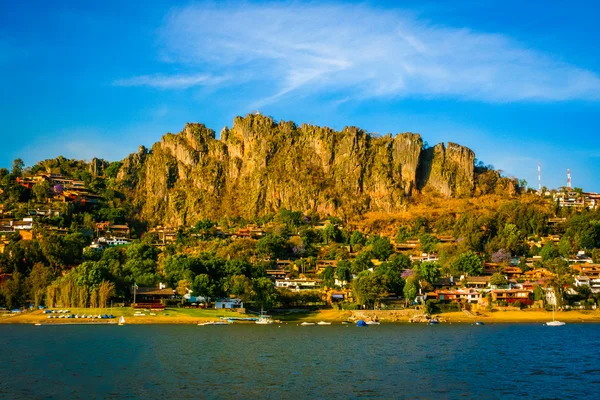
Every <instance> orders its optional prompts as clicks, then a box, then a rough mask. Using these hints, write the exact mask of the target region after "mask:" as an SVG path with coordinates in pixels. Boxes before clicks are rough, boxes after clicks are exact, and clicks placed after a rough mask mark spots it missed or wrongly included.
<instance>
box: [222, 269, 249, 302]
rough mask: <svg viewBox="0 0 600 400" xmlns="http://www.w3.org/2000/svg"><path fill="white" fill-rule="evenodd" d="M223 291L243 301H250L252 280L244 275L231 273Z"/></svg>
mask: <svg viewBox="0 0 600 400" xmlns="http://www.w3.org/2000/svg"><path fill="white" fill-rule="evenodd" d="M225 291H226V292H227V293H228V294H230V295H234V296H236V297H239V298H240V299H241V300H242V301H243V302H247V301H252V296H253V293H252V281H251V280H250V278H248V277H247V276H245V275H233V276H231V277H229V279H228V280H227V286H226V288H225Z"/></svg>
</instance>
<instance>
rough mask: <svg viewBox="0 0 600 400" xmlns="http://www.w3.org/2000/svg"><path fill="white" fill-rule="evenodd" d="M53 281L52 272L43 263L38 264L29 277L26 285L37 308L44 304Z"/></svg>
mask: <svg viewBox="0 0 600 400" xmlns="http://www.w3.org/2000/svg"><path fill="white" fill-rule="evenodd" d="M51 280H52V271H50V268H48V267H46V266H45V265H44V264H42V263H36V264H35V265H34V266H33V269H32V270H31V273H30V274H29V277H27V280H26V285H27V287H28V288H29V296H30V298H31V299H33V304H34V305H35V306H36V307H37V306H39V305H40V304H42V302H43V299H44V294H45V293H46V291H47V288H48V286H49V285H50V283H51Z"/></svg>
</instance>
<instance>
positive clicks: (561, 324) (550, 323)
mask: <svg viewBox="0 0 600 400" xmlns="http://www.w3.org/2000/svg"><path fill="white" fill-rule="evenodd" d="M555 308H556V305H554V307H552V321H550V322H546V326H563V325H565V322H561V321H557V320H555V319H554V309H555Z"/></svg>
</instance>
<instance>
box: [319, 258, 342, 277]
mask: <svg viewBox="0 0 600 400" xmlns="http://www.w3.org/2000/svg"><path fill="white" fill-rule="evenodd" d="M337 263H338V262H337V260H317V274H320V273H321V272H323V271H325V269H327V267H331V268H336V267H337Z"/></svg>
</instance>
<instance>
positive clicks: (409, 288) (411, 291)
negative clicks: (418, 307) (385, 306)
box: [403, 276, 419, 304]
mask: <svg viewBox="0 0 600 400" xmlns="http://www.w3.org/2000/svg"><path fill="white" fill-rule="evenodd" d="M418 290H419V289H418V283H417V277H415V276H410V277H408V278H407V279H406V284H405V285H404V290H403V292H404V298H405V299H406V303H407V304H409V303H412V302H413V301H414V300H415V298H416V297H417V293H418Z"/></svg>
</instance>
